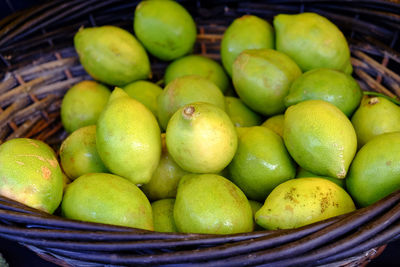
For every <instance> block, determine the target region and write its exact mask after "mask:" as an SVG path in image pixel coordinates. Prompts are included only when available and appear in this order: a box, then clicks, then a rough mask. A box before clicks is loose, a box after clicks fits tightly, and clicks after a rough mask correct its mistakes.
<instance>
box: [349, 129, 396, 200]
mask: <svg viewBox="0 0 400 267" xmlns="http://www.w3.org/2000/svg"><path fill="white" fill-rule="evenodd" d="M399 151H400V132H393V133H386V134H381V135H378V136H376V137H374V138H372V139H371V140H370V141H368V142H367V143H366V144H365V145H364V146H363V147H362V148H361V149H360V150H359V151H358V153H357V155H356V157H355V158H354V160H353V163H352V164H351V167H350V170H349V174H348V177H347V178H346V187H347V191H348V192H349V193H350V195H351V196H352V197H353V199H354V200H355V202H356V203H357V204H358V205H360V206H361V207H365V206H368V205H371V204H373V203H375V202H376V201H378V200H380V199H382V198H384V197H385V196H387V195H389V194H390V193H392V192H394V191H396V190H398V189H400V154H399Z"/></svg>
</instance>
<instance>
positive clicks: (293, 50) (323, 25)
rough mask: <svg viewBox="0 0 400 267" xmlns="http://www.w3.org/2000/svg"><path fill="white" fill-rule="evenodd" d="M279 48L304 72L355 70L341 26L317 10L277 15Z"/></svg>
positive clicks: (275, 22) (275, 23) (276, 26)
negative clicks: (328, 69)
mask: <svg viewBox="0 0 400 267" xmlns="http://www.w3.org/2000/svg"><path fill="white" fill-rule="evenodd" d="M273 23H274V27H275V31H276V49H277V50H278V51H280V52H282V53H285V54H287V55H288V56H289V57H291V58H292V59H293V60H294V61H295V62H296V63H297V64H298V65H299V67H300V68H301V69H302V70H303V71H308V70H311V69H317V68H331V69H336V70H340V71H345V72H346V73H349V74H350V73H351V71H352V68H351V64H350V49H349V46H348V44H347V40H346V38H345V37H344V35H343V33H342V32H341V31H340V30H339V28H338V27H337V26H336V25H335V24H333V23H332V22H330V21H329V20H328V19H327V18H325V17H323V16H321V15H318V14H316V13H309V12H305V13H301V14H295V15H287V14H279V15H277V16H275V18H274V22H273Z"/></svg>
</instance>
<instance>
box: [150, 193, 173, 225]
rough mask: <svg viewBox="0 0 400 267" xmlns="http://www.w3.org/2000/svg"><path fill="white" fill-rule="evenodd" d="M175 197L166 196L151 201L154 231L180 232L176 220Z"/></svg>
mask: <svg viewBox="0 0 400 267" xmlns="http://www.w3.org/2000/svg"><path fill="white" fill-rule="evenodd" d="M174 205H175V199H174V198H165V199H161V200H157V201H154V202H153V203H151V208H152V209H153V221H154V231H157V232H178V229H177V228H176V225H175V220H174Z"/></svg>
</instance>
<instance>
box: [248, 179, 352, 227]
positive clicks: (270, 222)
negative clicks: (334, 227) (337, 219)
mask: <svg viewBox="0 0 400 267" xmlns="http://www.w3.org/2000/svg"><path fill="white" fill-rule="evenodd" d="M354 210H355V205H354V202H353V200H352V199H351V197H350V195H349V194H348V193H347V192H346V191H345V190H344V189H343V188H341V187H340V186H338V185H337V184H335V183H333V182H331V181H328V180H326V179H322V178H298V179H293V180H289V181H287V182H284V183H282V184H280V185H278V186H277V187H276V188H275V189H274V190H273V191H272V192H271V194H270V195H269V196H268V197H267V199H266V200H265V203H264V205H263V206H262V207H261V209H259V210H258V211H257V213H256V222H257V224H258V225H261V226H262V227H263V228H265V229H268V230H275V229H290V228H297V227H301V226H304V225H307V224H311V223H314V222H318V221H322V220H325V219H328V218H331V217H334V216H338V215H341V214H345V213H349V212H351V211H354Z"/></svg>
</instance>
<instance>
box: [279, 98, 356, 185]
mask: <svg viewBox="0 0 400 267" xmlns="http://www.w3.org/2000/svg"><path fill="white" fill-rule="evenodd" d="M283 139H284V141H285V145H286V147H287V149H288V151H289V153H290V155H291V156H292V157H293V159H294V160H295V161H296V162H297V164H299V165H300V166H301V167H302V168H304V169H306V170H309V171H311V172H313V173H315V174H316V175H325V176H330V177H334V178H344V177H346V174H347V170H348V168H349V165H350V163H351V161H352V160H353V158H354V155H355V153H356V150H357V136H356V133H355V131H354V128H353V125H352V124H351V122H350V120H349V119H348V118H347V117H346V115H345V114H344V113H343V112H342V111H341V110H340V109H339V108H337V107H336V106H334V105H333V104H331V103H328V102H325V101H322V100H307V101H304V102H300V103H299V104H296V105H293V106H290V107H289V108H288V109H287V110H286V112H285V123H284V130H283Z"/></svg>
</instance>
